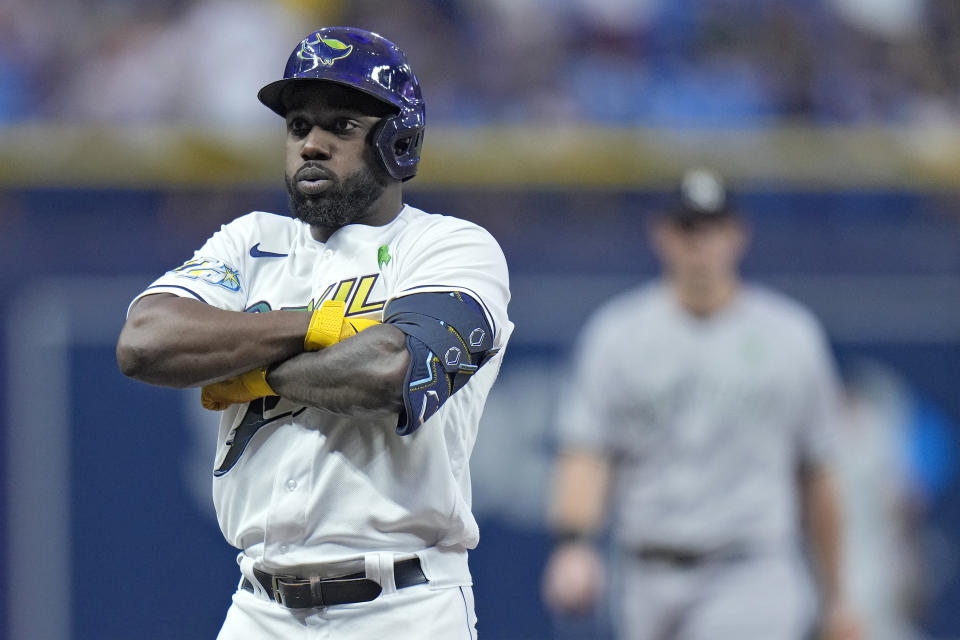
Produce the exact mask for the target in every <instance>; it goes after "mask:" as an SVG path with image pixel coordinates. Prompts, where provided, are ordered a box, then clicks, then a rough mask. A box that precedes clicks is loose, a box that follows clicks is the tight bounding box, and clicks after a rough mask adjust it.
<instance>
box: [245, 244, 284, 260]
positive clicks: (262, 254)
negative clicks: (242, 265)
mask: <svg viewBox="0 0 960 640" xmlns="http://www.w3.org/2000/svg"><path fill="white" fill-rule="evenodd" d="M250 257H251V258H286V257H287V254H286V253H274V252H273V251H261V250H260V243H259V242H258V243H257V244H255V245H253V246H252V247H250Z"/></svg>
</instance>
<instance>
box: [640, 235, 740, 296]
mask: <svg viewBox="0 0 960 640" xmlns="http://www.w3.org/2000/svg"><path fill="white" fill-rule="evenodd" d="M654 241H655V246H656V250H657V254H658V255H659V257H660V260H661V262H662V263H663V266H664V268H665V269H666V271H667V273H668V274H669V275H670V277H671V278H673V279H675V280H677V281H678V282H680V283H682V284H683V285H685V286H686V287H688V288H692V289H698V288H705V287H711V286H713V285H715V284H716V283H717V282H721V281H727V280H729V279H730V278H736V277H737V273H738V269H739V265H740V260H741V258H742V257H743V252H744V250H745V249H746V244H747V232H746V229H745V228H744V226H743V223H742V222H740V221H739V220H738V219H736V218H724V219H720V220H709V221H702V222H698V223H695V224H692V225H680V224H678V223H677V222H675V221H672V220H662V221H660V222H658V223H657V226H656V227H655V230H654Z"/></svg>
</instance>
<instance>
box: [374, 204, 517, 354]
mask: <svg viewBox="0 0 960 640" xmlns="http://www.w3.org/2000/svg"><path fill="white" fill-rule="evenodd" d="M451 220H452V219H451ZM388 268H390V275H391V276H392V278H391V280H392V282H393V284H392V286H390V287H389V289H388V297H387V300H386V303H387V305H389V303H390V302H391V301H392V300H394V299H396V298H400V297H403V296H407V295H411V294H415V293H437V292H446V291H460V292H463V293H466V294H467V295H469V296H470V297H471V298H473V299H474V300H476V302H477V303H478V304H479V305H480V306H481V307H482V308H483V312H484V315H485V316H486V318H487V321H488V322H489V324H490V327H491V328H492V330H493V334H494V346H495V347H497V348H500V347H502V346H504V345H505V343H506V340H507V338H508V337H509V335H510V331H511V329H512V326H513V325H512V324H511V323H510V321H509V319H508V316H507V304H508V303H509V302H510V283H509V275H508V272H507V261H506V258H504V255H503V251H502V250H501V249H500V245H499V244H497V241H496V240H495V239H494V238H493V236H491V235H490V234H489V233H488V232H487V231H486V230H484V229H483V228H481V227H478V226H477V225H474V224H470V223H466V222H463V221H456V222H452V221H451V222H444V223H443V224H436V225H433V226H431V227H430V228H428V229H426V230H425V231H424V232H423V233H421V234H420V235H419V236H418V237H417V238H416V239H414V240H412V241H411V242H410V243H409V244H405V246H400V247H398V248H397V249H396V255H395V261H394V262H393V264H390V265H388Z"/></svg>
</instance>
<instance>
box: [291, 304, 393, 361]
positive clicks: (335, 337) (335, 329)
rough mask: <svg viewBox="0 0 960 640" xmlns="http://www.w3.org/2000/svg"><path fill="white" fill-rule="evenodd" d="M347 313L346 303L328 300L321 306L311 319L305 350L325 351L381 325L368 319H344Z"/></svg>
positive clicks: (304, 342) (304, 345)
mask: <svg viewBox="0 0 960 640" xmlns="http://www.w3.org/2000/svg"><path fill="white" fill-rule="evenodd" d="M345 311H346V303H345V302H340V301H336V300H327V301H326V302H324V303H323V304H322V305H320V308H319V309H317V310H315V311H314V312H313V315H312V316H311V317H310V326H309V327H307V335H306V337H305V338H304V339H303V348H304V349H306V350H307V351H316V350H318V349H323V348H326V347H329V346H330V345H333V344H336V343H338V342H340V341H341V340H346V339H347V338H349V337H351V336H355V335H357V334H358V333H360V332H361V331H363V330H364V329H369V328H370V327H372V326H373V325H375V324H380V323H379V322H377V321H376V320H368V319H367V318H344V317H343V316H344V313H345Z"/></svg>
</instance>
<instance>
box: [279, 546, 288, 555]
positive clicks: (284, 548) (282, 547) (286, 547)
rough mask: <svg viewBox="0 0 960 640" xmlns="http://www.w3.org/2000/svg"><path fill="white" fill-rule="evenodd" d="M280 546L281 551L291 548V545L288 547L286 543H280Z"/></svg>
mask: <svg viewBox="0 0 960 640" xmlns="http://www.w3.org/2000/svg"><path fill="white" fill-rule="evenodd" d="M279 548H280V553H286V552H287V551H288V550H289V549H290V547H288V546H287V545H285V544H282V545H280V547H279Z"/></svg>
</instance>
